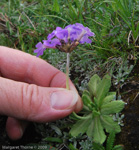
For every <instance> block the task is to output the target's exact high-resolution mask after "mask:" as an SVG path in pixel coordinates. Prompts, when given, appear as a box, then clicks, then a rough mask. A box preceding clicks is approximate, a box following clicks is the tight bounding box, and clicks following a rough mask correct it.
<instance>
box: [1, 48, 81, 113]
mask: <svg viewBox="0 0 139 150" xmlns="http://www.w3.org/2000/svg"><path fill="white" fill-rule="evenodd" d="M0 54H1V55H0V73H1V74H2V76H3V77H6V78H9V79H12V80H16V81H22V82H27V83H30V84H36V85H39V86H44V87H63V88H65V87H66V77H65V74H64V73H62V72H60V71H59V70H58V69H56V68H54V67H53V66H51V65H50V64H48V63H47V62H45V61H44V60H42V59H39V58H36V57H35V56H32V55H29V54H26V53H23V52H21V51H19V50H14V49H11V48H7V47H2V46H0ZM70 89H72V90H73V91H76V88H75V87H74V85H73V84H72V82H71V81H70ZM76 92H77V91H76ZM81 109H82V101H81V98H80V97H79V99H78V102H77V105H76V107H75V112H78V111H80V110H81Z"/></svg>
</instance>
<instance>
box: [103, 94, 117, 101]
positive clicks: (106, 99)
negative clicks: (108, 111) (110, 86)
mask: <svg viewBox="0 0 139 150" xmlns="http://www.w3.org/2000/svg"><path fill="white" fill-rule="evenodd" d="M109 93H110V94H109V95H107V96H106V97H105V98H104V99H103V103H102V104H107V103H108V102H110V101H112V100H113V99H114V97H115V96H116V92H109Z"/></svg>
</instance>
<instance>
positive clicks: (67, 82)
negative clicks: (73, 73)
mask: <svg viewBox="0 0 139 150" xmlns="http://www.w3.org/2000/svg"><path fill="white" fill-rule="evenodd" d="M69 64H70V55H69V53H67V65H66V88H67V89H68V90H69V89H70V87H69Z"/></svg>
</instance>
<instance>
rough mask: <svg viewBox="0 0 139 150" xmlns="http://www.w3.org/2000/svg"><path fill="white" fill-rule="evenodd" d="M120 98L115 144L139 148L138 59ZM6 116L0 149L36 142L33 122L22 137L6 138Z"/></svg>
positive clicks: (0, 124)
mask: <svg viewBox="0 0 139 150" xmlns="http://www.w3.org/2000/svg"><path fill="white" fill-rule="evenodd" d="M120 94H121V95H122V99H123V100H124V101H125V102H126V103H127V105H126V106H125V109H124V111H123V112H122V113H123V114H124V115H125V117H124V119H123V122H124V126H123V127H122V130H121V132H120V133H119V134H118V135H117V136H116V142H115V144H122V145H124V150H139V61H138V62H137V63H136V66H135V67H134V69H133V70H132V73H131V74H130V76H129V78H128V81H127V82H125V84H124V85H123V87H122V89H120ZM6 119H7V117H6V116H0V134H1V136H0V149H3V148H2V146H14V145H15V146H17V145H26V144H30V143H38V142H39V141H40V140H41V138H42V137H41V135H40V134H38V132H36V130H35V127H34V125H33V124H30V126H29V127H28V128H27V130H26V132H25V134H24V136H23V137H22V139H20V140H18V141H12V140H10V139H9V138H8V136H7V134H6V131H5V124H6Z"/></svg>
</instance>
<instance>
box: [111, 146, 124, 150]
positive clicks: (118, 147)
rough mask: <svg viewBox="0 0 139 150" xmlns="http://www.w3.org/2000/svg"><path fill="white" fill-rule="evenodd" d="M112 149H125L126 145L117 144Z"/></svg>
mask: <svg viewBox="0 0 139 150" xmlns="http://www.w3.org/2000/svg"><path fill="white" fill-rule="evenodd" d="M112 150H124V146H123V145H115V146H114V148H113V149H112Z"/></svg>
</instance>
